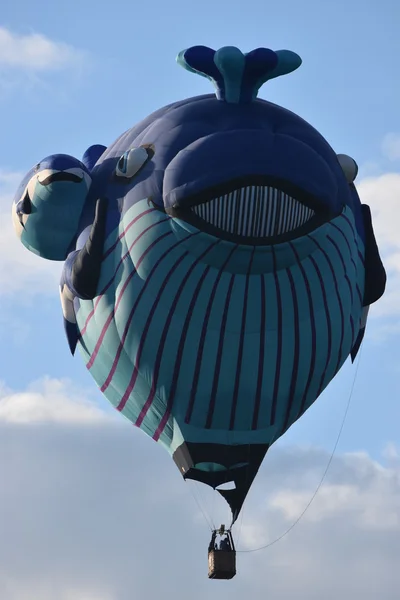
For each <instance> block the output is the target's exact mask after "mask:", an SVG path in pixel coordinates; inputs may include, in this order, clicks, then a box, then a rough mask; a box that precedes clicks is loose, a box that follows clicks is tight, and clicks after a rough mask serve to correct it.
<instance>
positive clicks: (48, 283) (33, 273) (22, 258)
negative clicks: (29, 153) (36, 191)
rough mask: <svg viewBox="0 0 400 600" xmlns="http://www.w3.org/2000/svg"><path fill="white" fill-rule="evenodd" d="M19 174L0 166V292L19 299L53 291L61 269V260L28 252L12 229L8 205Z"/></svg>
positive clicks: (53, 292) (19, 178)
mask: <svg viewBox="0 0 400 600" xmlns="http://www.w3.org/2000/svg"><path fill="white" fill-rule="evenodd" d="M23 175H24V174H22V173H17V172H12V171H6V170H1V169H0V257H1V259H0V295H3V296H11V295H18V300H19V301H20V302H21V303H24V302H26V301H29V300H31V299H32V297H33V296H34V295H37V294H41V293H48V292H50V293H51V294H54V295H56V294H57V293H58V292H57V290H58V283H59V280H60V274H61V269H62V263H60V262H53V261H49V260H45V259H43V258H40V257H38V256H35V255H34V254H32V252H29V251H28V250H27V249H26V248H25V247H24V246H23V245H22V244H21V242H20V240H19V239H18V238H17V235H16V234H15V232H14V228H13V224H12V219H11V205H12V199H13V196H14V193H15V191H16V189H17V187H18V184H19V183H20V181H21V179H22V177H23Z"/></svg>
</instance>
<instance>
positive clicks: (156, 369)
mask: <svg viewBox="0 0 400 600" xmlns="http://www.w3.org/2000/svg"><path fill="white" fill-rule="evenodd" d="M219 243H220V240H217V241H216V242H214V243H213V244H211V245H210V246H209V247H208V248H207V250H205V251H204V252H203V253H202V254H201V255H200V256H198V257H197V258H196V260H195V261H194V262H193V263H192V264H191V266H190V268H189V269H188V270H187V272H186V275H185V277H184V278H183V279H182V281H181V283H180V286H179V288H178V291H177V293H176V294H175V298H174V300H173V302H172V305H171V308H170V310H169V313H168V316H167V319H166V322H165V325H164V329H163V332H162V335H161V339H160V344H159V346H158V350H157V356H156V362H155V365H154V373H153V378H152V382H151V389H150V393H149V396H148V398H147V400H146V402H145V404H144V406H143V408H142V410H141V411H140V414H139V417H138V418H137V420H136V423H135V425H136V426H137V427H140V425H141V424H142V422H143V419H144V418H145V416H146V414H147V411H148V410H149V408H150V406H151V404H152V402H153V400H154V396H155V395H156V388H157V380H158V376H159V372H160V366H161V360H162V355H163V352H164V345H165V342H166V339H167V335H168V330H169V327H170V325H171V321H172V317H173V315H174V312H175V307H176V304H177V302H178V301H179V298H180V296H181V294H182V292H183V288H184V287H185V285H186V283H187V281H188V279H189V277H190V275H191V274H192V273H193V271H194V269H195V267H196V266H197V265H198V264H199V263H200V262H201V260H202V259H203V258H204V256H205V255H206V254H208V252H209V251H210V250H212V249H213V248H214V247H215V246H216V245H217V244H219ZM165 414H166V413H165ZM165 414H164V417H165ZM161 423H162V421H161ZM161 423H160V424H159V426H158V428H157V431H159V429H160V425H161ZM157 431H156V433H155V435H157Z"/></svg>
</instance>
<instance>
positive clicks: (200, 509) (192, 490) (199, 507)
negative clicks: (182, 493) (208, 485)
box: [185, 479, 215, 531]
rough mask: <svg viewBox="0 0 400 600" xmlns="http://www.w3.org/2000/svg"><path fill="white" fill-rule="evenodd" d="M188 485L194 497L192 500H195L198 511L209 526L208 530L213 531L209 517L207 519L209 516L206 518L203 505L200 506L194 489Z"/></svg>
mask: <svg viewBox="0 0 400 600" xmlns="http://www.w3.org/2000/svg"><path fill="white" fill-rule="evenodd" d="M185 482H186V483H187V480H186V479H185ZM194 483H195V482H194ZM188 487H189V489H190V493H191V494H192V496H193V498H194V500H195V502H196V504H197V507H198V509H199V511H200V512H201V514H202V515H203V517H204V520H205V521H206V523H207V525H208V526H209V528H210V531H214V529H215V527H214V526H213V523H212V522H211V521H210V519H209V518H208V516H207V515H206V513H205V511H204V510H203V507H202V506H201V502H200V501H199V499H198V498H197V496H196V494H195V492H194V489H193V488H192V487H191V486H190V484H189V486H188Z"/></svg>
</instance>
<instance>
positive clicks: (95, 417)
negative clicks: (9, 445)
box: [0, 377, 114, 423]
mask: <svg viewBox="0 0 400 600" xmlns="http://www.w3.org/2000/svg"><path fill="white" fill-rule="evenodd" d="M111 415H112V416H111ZM109 418H114V414H113V413H111V414H110V413H108V412H107V413H105V412H104V411H103V410H101V408H99V406H98V405H97V404H95V403H94V401H93V398H92V394H91V392H89V391H87V390H82V389H81V388H79V387H76V386H74V384H73V383H72V382H70V381H68V380H58V379H54V378H50V377H45V378H42V379H40V380H38V381H36V382H34V383H32V384H31V385H30V386H29V387H28V388H27V389H26V390H24V391H13V390H10V389H8V388H6V386H4V385H2V384H1V382H0V422H5V423H50V422H52V423H92V422H98V421H103V420H104V419H109Z"/></svg>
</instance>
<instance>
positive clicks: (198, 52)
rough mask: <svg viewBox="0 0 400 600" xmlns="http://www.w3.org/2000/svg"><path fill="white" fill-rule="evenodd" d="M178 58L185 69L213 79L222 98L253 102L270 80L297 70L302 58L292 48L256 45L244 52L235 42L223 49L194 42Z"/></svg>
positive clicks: (236, 101) (217, 92)
mask: <svg viewBox="0 0 400 600" xmlns="http://www.w3.org/2000/svg"><path fill="white" fill-rule="evenodd" d="M176 60H177V62H178V64H180V65H181V66H182V67H183V68H184V69H187V70H188V71H191V72H192V73H197V74H198V75H202V76H203V77H207V79H210V81H212V83H213V84H214V86H215V88H216V96H217V98H218V100H223V101H225V102H229V103H233V104H239V103H240V104H242V103H248V102H252V101H253V100H255V99H256V98H257V94H258V90H259V89H260V87H261V86H262V85H263V84H264V83H265V82H266V81H268V80H269V79H274V78H275V77H279V76H280V75H286V74H287V73H291V72H292V71H295V70H296V69H298V67H299V66H300V65H301V62H302V61H301V58H300V56H299V55H298V54H296V53H295V52H291V51H290V50H277V51H274V50H270V49H269V48H256V49H255V50H252V51H251V52H248V53H247V54H243V53H242V52H241V51H240V50H239V49H238V48H235V47H234V46H225V47H224V48H220V50H213V49H212V48H207V47H206V46H192V47H191V48H188V49H187V50H182V52H180V53H179V54H178V56H177V59H176Z"/></svg>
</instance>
